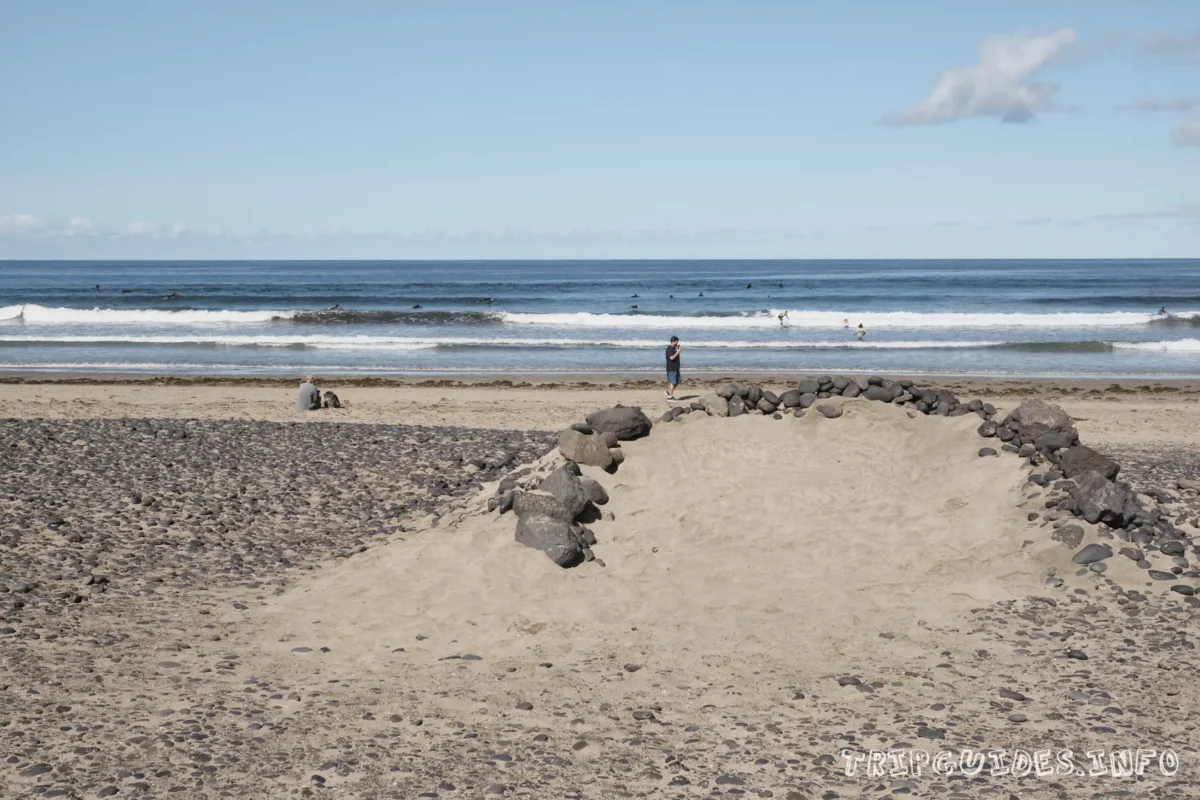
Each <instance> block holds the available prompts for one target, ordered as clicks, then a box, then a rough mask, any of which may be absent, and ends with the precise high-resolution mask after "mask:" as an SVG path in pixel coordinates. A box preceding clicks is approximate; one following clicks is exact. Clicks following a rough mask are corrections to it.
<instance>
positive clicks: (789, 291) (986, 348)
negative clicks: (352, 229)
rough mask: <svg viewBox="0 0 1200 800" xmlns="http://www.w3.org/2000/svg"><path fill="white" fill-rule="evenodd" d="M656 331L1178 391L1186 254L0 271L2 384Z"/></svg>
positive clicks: (427, 359) (276, 368) (547, 361)
mask: <svg viewBox="0 0 1200 800" xmlns="http://www.w3.org/2000/svg"><path fill="white" fill-rule="evenodd" d="M1162 309H1165V312H1166V313H1158V312H1159V311H1160V310H1162ZM784 311H786V312H787V316H786V318H785V319H784V321H783V323H782V324H781V322H780V320H779V314H780V313H782V312H784ZM860 323H861V324H862V325H863V326H864V327H865V329H866V337H865V339H864V340H863V341H861V342H859V341H856V340H855V336H854V332H853V328H854V327H855V326H857V325H859V324H860ZM672 335H677V336H679V337H680V339H681V341H682V343H683V372H684V377H685V379H686V376H687V375H688V374H697V373H721V374H733V373H737V372H763V371H766V372H773V373H788V372H808V373H813V372H842V373H858V372H887V373H905V374H912V375H917V374H937V375H970V376H1077V377H1114V378H1116V377H1137V376H1156V377H1169V376H1175V377H1195V376H1197V375H1200V260H1196V259H1186V260H1144V261H1118V260H1111V261H1038V260H1021V261H774V260H772V261H435V262H416V261H381V262H376V261H371V262H368V261H322V262H315V261H302V262H281V261H220V262H179V261H163V262H151V261H145V262H83V261H71V262H44V261H43V262H21V261H6V262H0V371H2V372H10V373H11V372H40V371H52V372H80V373H92V374H94V373H152V374H159V373H169V374H211V375H290V376H296V375H300V374H302V373H308V372H313V373H316V374H318V375H320V376H347V375H361V376H386V375H389V374H392V375H430V376H435V375H455V374H463V373H486V374H496V375H497V376H504V375H521V374H526V375H528V374H553V373H646V374H648V375H658V374H660V373H661V372H662V371H663V366H664V365H663V361H664V355H663V351H664V348H665V346H666V342H667V340H668V339H669V337H670V336H672Z"/></svg>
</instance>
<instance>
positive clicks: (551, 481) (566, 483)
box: [538, 462, 588, 519]
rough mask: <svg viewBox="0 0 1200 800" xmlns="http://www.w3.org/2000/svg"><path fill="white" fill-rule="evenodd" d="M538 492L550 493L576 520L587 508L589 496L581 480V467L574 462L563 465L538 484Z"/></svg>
mask: <svg viewBox="0 0 1200 800" xmlns="http://www.w3.org/2000/svg"><path fill="white" fill-rule="evenodd" d="M538 491H542V492H549V493H550V494H552V495H554V499H555V500H557V501H558V502H559V503H561V504H562V506H563V508H565V509H567V511H568V512H570V514H571V519H575V518H576V517H578V516H579V515H580V514H582V513H583V510H584V509H585V508H587V505H588V496H587V492H586V491H585V490H584V488H583V483H582V482H581V481H580V480H579V466H578V465H577V464H575V463H573V462H568V463H566V464H563V465H562V466H561V467H559V468H558V469H556V470H554V472H551V473H550V474H549V475H547V476H546V477H545V478H543V479H542V482H541V483H540V484H538Z"/></svg>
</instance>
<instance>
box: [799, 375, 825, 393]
mask: <svg viewBox="0 0 1200 800" xmlns="http://www.w3.org/2000/svg"><path fill="white" fill-rule="evenodd" d="M796 388H797V389H799V390H800V394H816V393H817V392H819V391H821V382H820V381H819V380H817V379H816V378H805V379H804V380H802V381H800V383H799V384H797V386H796Z"/></svg>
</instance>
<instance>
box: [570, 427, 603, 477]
mask: <svg viewBox="0 0 1200 800" xmlns="http://www.w3.org/2000/svg"><path fill="white" fill-rule="evenodd" d="M558 451H559V452H560V453H562V454H563V457H564V458H567V459H570V460H571V461H574V462H575V463H577V464H584V465H586V466H589V467H600V468H601V469H604V468H605V467H607V466H608V465H609V464H611V463H612V457H611V456H609V454H608V447H607V446H605V444H604V439H603V438H602V437H600V436H596V435H594V434H584V433H580V432H579V431H577V430H574V429H567V430H565V431H563V432H562V433H560V434H559V435H558Z"/></svg>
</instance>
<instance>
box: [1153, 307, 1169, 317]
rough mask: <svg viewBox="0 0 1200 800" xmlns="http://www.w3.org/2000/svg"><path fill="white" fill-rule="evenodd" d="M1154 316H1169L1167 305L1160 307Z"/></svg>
mask: <svg viewBox="0 0 1200 800" xmlns="http://www.w3.org/2000/svg"><path fill="white" fill-rule="evenodd" d="M1154 316H1156V317H1165V316H1167V307H1166V306H1163V307H1162V308H1160V309H1159V310H1158V311H1157V312H1156V313H1155V315H1154Z"/></svg>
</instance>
